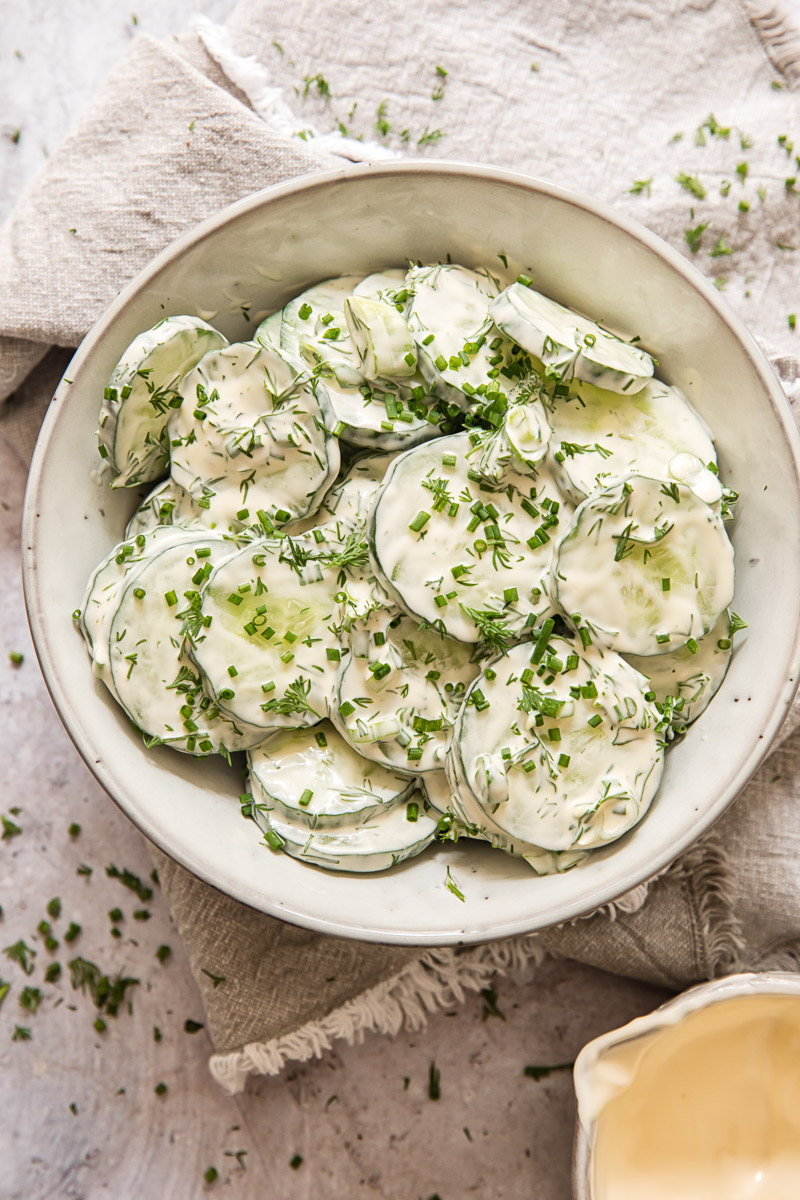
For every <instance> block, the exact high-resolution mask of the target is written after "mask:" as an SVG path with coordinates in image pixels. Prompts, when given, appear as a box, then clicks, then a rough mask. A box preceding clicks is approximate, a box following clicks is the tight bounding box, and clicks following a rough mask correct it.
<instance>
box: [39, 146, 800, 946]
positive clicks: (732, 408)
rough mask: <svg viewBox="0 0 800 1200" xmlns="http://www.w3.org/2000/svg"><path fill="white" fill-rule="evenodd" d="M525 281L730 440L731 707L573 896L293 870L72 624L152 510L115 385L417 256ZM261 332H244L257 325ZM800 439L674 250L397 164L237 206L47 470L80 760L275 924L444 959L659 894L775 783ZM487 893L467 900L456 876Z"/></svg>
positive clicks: (51, 603)
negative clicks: (660, 886)
mask: <svg viewBox="0 0 800 1200" xmlns="http://www.w3.org/2000/svg"><path fill="white" fill-rule="evenodd" d="M500 253H503V254H505V255H506V256H507V258H508V264H509V268H510V269H511V271H513V272H515V273H516V272H517V271H518V270H525V271H527V272H528V273H529V274H531V275H532V276H533V278H534V280H535V282H536V286H537V287H539V288H541V290H543V291H546V292H548V293H549V294H550V295H552V296H554V297H555V298H556V299H558V300H561V301H563V302H565V303H567V304H569V305H572V306H574V307H576V308H578V309H581V310H583V311H585V312H587V313H588V314H589V315H591V316H594V317H596V318H605V319H606V321H607V322H608V324H609V325H610V327H612V328H616V329H618V330H619V331H620V332H624V333H626V334H627V335H628V336H632V335H633V334H635V333H638V334H640V335H641V338H642V342H643V345H644V346H646V347H647V349H649V350H650V351H651V352H652V353H653V354H654V355H655V356H656V357H657V358H658V359H659V360H660V363H661V374H662V375H663V377H664V378H665V379H667V381H668V382H671V383H675V384H677V385H678V386H680V387H681V388H683V389H684V390H685V392H686V394H687V395H688V396H689V398H690V400H691V402H692V403H693V405H694V406H695V408H696V410H697V411H698V412H699V413H700V414H701V415H702V416H703V418H704V419H705V420H706V422H707V423H708V425H709V427H710V429H711V431H712V433H713V436H714V439H715V441H716V444H717V447H718V450H719V455H720V463H721V469H722V474H723V476H724V478H725V480H726V482H727V483H728V484H730V485H731V486H733V487H736V488H737V489H738V490H739V491H740V492H741V493H742V501H741V503H740V505H739V516H738V518H737V520H736V523H735V528H734V529H733V533H732V538H733V541H734V544H735V547H736V556H737V557H736V563H737V574H736V598H735V601H734V607H735V608H736V609H737V611H738V612H740V613H741V614H742V615H743V616H744V618H745V619H746V620H747V621H749V623H750V628H749V630H748V631H747V633H746V635H745V636H741V635H740V644H739V647H738V649H737V651H736V654H735V656H734V659H733V662H732V664H731V668H730V670H729V673H728V676H727V678H726V680H725V682H724V684H723V687H722V689H721V690H720V692H719V693H718V695H717V697H716V698H715V700H714V701H713V703H712V704H711V706H710V707H709V708H708V709H707V710H706V712H705V713H704V714H703V716H702V717H700V718H699V720H698V721H697V722H696V723H695V724H694V725H693V726H692V728H691V731H690V734H689V736H688V737H687V738H686V739H685V741H684V742H683V744H681V745H679V746H676V747H675V748H674V749H673V750H672V751H671V752H670V753H669V755H668V756H667V768H666V771H665V776H664V781H663V784H662V786H661V789H660V792H659V794H658V796H657V798H656V801H655V802H654V804H653V807H652V809H651V811H650V812H649V814H648V815H647V817H646V818H645V819H644V820H643V821H642V823H641V824H640V825H639V826H637V828H636V829H635V830H634V831H633V832H632V833H631V834H629V835H627V836H626V837H625V838H624V839H622V840H621V841H620V842H618V843H616V844H615V845H614V846H613V847H610V848H608V849H606V850H604V851H601V852H598V853H595V854H594V855H592V856H591V857H590V861H589V862H588V863H586V864H584V865H582V866H581V867H579V868H578V869H577V870H573V871H571V872H569V873H567V874H565V875H562V876H553V877H548V878H537V877H536V876H534V875H533V874H532V872H531V871H530V869H529V868H528V867H527V866H526V865H525V864H524V863H522V862H519V861H515V860H513V859H511V858H510V857H508V856H507V855H504V854H502V853H500V852H492V851H491V850H489V849H488V848H486V847H481V846H479V845H477V844H466V843H463V842H462V843H461V844H460V845H459V846H457V847H455V848H453V847H450V846H447V847H438V848H436V849H429V850H428V851H426V853H425V854H423V855H422V856H421V857H419V858H417V859H414V860H412V861H411V862H408V863H406V864H403V865H401V866H400V867H397V868H394V869H393V870H391V871H389V872H387V873H383V874H381V875H378V876H372V877H370V876H363V877H361V876H356V875H349V874H347V875H340V874H337V873H334V872H326V871H323V870H321V869H319V868H315V867H311V866H308V865H306V864H303V863H299V862H297V861H295V860H294V859H292V858H289V857H288V856H285V855H280V854H274V853H272V852H270V851H269V850H268V849H267V848H265V847H264V846H263V845H261V844H259V837H258V834H257V831H256V828H255V826H254V825H253V824H252V823H251V822H247V821H244V820H242V818H241V816H240V814H239V803H238V799H237V797H238V793H239V792H240V790H241V780H240V777H239V775H238V773H237V772H236V771H232V770H231V769H229V768H228V767H226V766H225V765H224V764H223V763H222V762H221V761H220V762H212V761H208V760H206V761H203V762H199V761H196V760H193V759H190V758H188V757H186V756H183V755H180V754H176V753H174V752H172V751H169V750H167V749H159V750H155V751H150V752H146V751H145V750H144V749H143V747H142V744H141V741H140V739H139V737H138V736H137V735H136V734H135V733H134V732H133V731H132V729H131V728H130V726H129V724H128V722H127V719H126V717H125V715H124V714H123V712H122V711H121V709H119V708H118V707H117V705H116V704H115V703H114V701H113V700H112V699H111V698H110V696H109V695H108V693H107V692H106V690H105V688H104V686H103V685H102V684H101V683H99V682H98V681H96V680H95V679H94V677H93V675H92V673H91V670H90V668H89V663H88V659H87V656H86V651H85V648H84V645H83V641H82V639H81V637H80V635H79V634H78V632H77V631H76V629H75V627H74V624H73V621H72V618H71V613H72V611H73V609H74V608H75V607H76V606H77V605H79V604H80V601H81V598H82V595H83V591H84V588H85V584H86V580H87V578H88V576H89V573H90V571H91V570H92V568H93V567H94V566H95V565H96V564H97V562H98V561H99V560H100V559H101V558H102V557H103V556H104V555H105V554H106V553H107V552H108V551H109V549H110V548H111V547H112V545H114V544H115V543H116V542H117V541H119V540H120V538H121V537H122V533H123V528H124V524H125V521H126V519H127V517H128V516H129V514H130V512H131V511H132V510H133V507H134V497H132V496H131V495H130V494H120V493H114V492H111V491H110V490H109V489H108V488H107V487H102V486H100V485H99V483H98V472H97V467H98V459H97V453H96V448H95V438H94V436H93V433H94V429H95V426H96V420H97V410H98V406H99V402H100V398H101V396H102V389H103V386H104V384H105V382H106V381H107V378H108V375H109V373H110V371H111V369H112V367H113V365H114V364H115V362H116V361H117V359H118V358H119V356H120V354H121V352H122V351H123V350H124V348H125V347H126V346H127V344H128V343H129V342H130V341H131V340H132V338H133V337H134V336H135V335H136V334H137V333H138V332H140V331H141V330H143V329H145V328H147V327H149V326H150V325H151V324H153V323H154V322H155V321H157V320H159V319H160V318H161V317H163V316H165V315H169V314H174V313H183V312H187V313H198V314H199V315H201V316H203V317H206V318H207V319H208V320H210V321H212V323H214V324H216V325H218V326H219V328H220V329H222V330H223V332H224V333H225V334H226V335H227V336H229V337H231V338H238V339H243V338H248V337H252V331H253V329H254V324H255V320H256V319H257V315H258V314H259V313H261V314H263V313H265V312H268V311H270V310H272V309H274V308H277V307H278V306H280V305H282V304H283V303H285V302H286V300H288V299H289V298H290V297H291V296H293V295H296V294H297V293H298V292H299V291H300V290H301V289H302V287H303V286H304V285H306V284H308V283H310V282H313V281H315V280H318V279H323V278H326V277H329V276H332V275H337V274H340V273H344V272H348V273H350V272H357V271H363V272H364V273H367V272H369V271H372V270H375V269H377V268H379V267H381V266H386V265H393V264H394V265H396V264H400V263H402V262H403V261H404V259H406V258H407V257H408V258H414V259H417V258H418V259H421V260H427V261H431V260H437V259H443V258H445V257H446V256H447V255H448V254H449V255H450V257H451V259H452V261H454V262H462V263H465V264H468V265H470V264H472V265H480V264H485V265H490V264H495V265H497V266H498V267H499V266H500V263H499V260H498V257H497V256H498V254H500ZM245 311H246V312H249V315H250V317H251V320H250V321H249V322H248V321H246V320H245V317H244V315H243V312H245ZM798 544H800V491H799V490H798V439H797V435H796V432H795V429H794V425H793V422H792V420H791V416H790V415H789V410H788V405H787V404H786V401H785V399H784V397H783V394H782V392H781V389H780V387H779V385H778V383H777V381H776V380H775V378H774V376H772V374H771V372H770V371H769V368H768V367H767V365H766V363H765V362H764V360H763V358H762V357H761V355H760V353H759V352H758V350H757V349H756V347H755V345H754V344H753V342H752V340H751V339H750V338H749V336H748V335H747V334H746V332H745V331H744V329H743V327H742V326H741V323H740V322H739V321H738V320H737V319H736V318H735V317H734V316H733V314H732V313H731V312H730V310H729V309H728V307H727V305H726V304H725V303H724V301H722V300H720V299H719V298H718V297H717V295H716V293H715V292H714V291H713V289H712V288H710V287H709V286H708V285H707V284H705V283H704V282H703V281H702V280H701V279H700V277H699V275H698V274H697V273H696V272H695V271H694V270H693V269H692V268H691V267H690V266H689V265H688V264H686V263H685V262H684V261H683V260H682V259H681V258H680V256H679V255H677V254H676V253H675V252H674V251H671V250H670V249H669V248H668V247H666V246H665V245H664V244H663V243H661V242H660V241H659V240H658V239H657V238H655V237H654V236H653V235H651V234H649V233H647V232H646V231H644V230H641V229H639V228H638V227H635V226H633V225H628V224H626V223H625V222H622V221H621V220H620V219H618V218H616V217H613V216H611V214H609V213H608V212H606V211H604V210H598V209H596V208H594V207H593V206H592V205H591V203H590V202H589V201H582V200H580V199H578V198H577V197H575V196H573V195H571V194H569V193H566V192H563V191H561V190H560V189H558V188H555V187H552V186H550V185H546V184H542V183H538V182H536V181H534V180H530V179H528V178H526V177H523V176H515V175H512V174H509V173H507V172H502V171H496V170H493V169H490V168H479V167H461V166H458V165H455V164H431V163H426V164H424V165H420V164H407V163H406V164H402V163H401V164H389V165H385V164H380V165H379V166H377V167H360V168H354V169H348V170H344V171H338V172H334V173H330V174H326V175H324V176H315V177H313V178H310V179H305V180H302V181H300V182H299V183H293V184H288V185H283V186H281V187H279V188H276V189H271V190H270V191H268V192H264V193H260V194H259V195H256V196H254V197H250V198H248V199H247V200H245V201H242V202H240V203H239V204H237V205H234V206H233V207H232V208H230V209H228V210H226V212H225V213H224V214H221V215H220V216H218V217H216V218H213V219H212V220H210V221H208V222H206V223H205V225H203V226H201V227H200V228H199V229H198V230H196V231H194V232H193V233H192V234H190V235H187V236H186V237H184V238H183V239H181V241H179V242H177V243H175V244H174V245H173V246H172V247H170V248H169V249H168V250H167V251H165V252H164V253H163V254H162V255H161V256H160V257H159V258H158V259H156V260H155V262H154V263H153V264H152V265H151V267H150V268H148V269H147V270H146V271H145V272H144V273H143V274H142V275H140V276H139V277H138V278H137V279H136V280H134V282H133V283H132V284H131V285H130V286H129V287H128V288H126V289H125V290H124V291H123V292H122V294H121V295H120V297H119V298H118V300H117V301H115V302H114V304H112V306H111V307H110V309H109V311H108V312H107V313H106V315H105V316H104V318H103V319H102V320H101V321H100V323H99V324H98V325H97V326H96V327H95V329H94V330H93V331H92V332H91V333H90V334H89V336H88V337H87V338H86V340H85V341H84V343H83V345H82V346H81V348H80V349H79V351H78V352H77V354H76V356H75V358H74V360H73V362H72V363H71V365H70V368H69V370H68V371H67V375H66V378H65V380H64V381H63V382H62V384H61V385H60V386H59V388H58V391H57V392H56V396H55V398H54V400H53V403H52V405H51V407H50V410H49V412H48V415H47V418H46V420H45V424H44V427H43V430H42V434H41V436H40V439H39V444H38V447H37V451H36V455H35V458H34V463H33V467H32V470H31V477H30V482H29V489H28V495H27V499H26V518H25V529H24V552H25V572H26V597H27V603H28V609H29V616H30V620H31V626H32V629H33V634H34V639H35V642H36V646H37V650H38V653H39V657H40V660H41V663H42V668H43V671H44V674H45V678H46V680H47V683H48V686H49V688H50V691H51V693H52V695H53V699H54V701H55V703H56V706H57V708H58V710H59V712H60V714H61V717H62V719H63V720H64V722H65V725H66V726H67V729H68V730H69V732H70V734H71V736H72V737H73V739H74V741H75V743H76V746H77V747H78V749H79V751H80V753H81V754H82V755H83V757H84V759H85V760H86V762H87V764H88V765H89V767H90V768H91V770H92V771H93V772H94V774H95V775H96V776H97V778H98V780H99V781H100V782H101V783H102V784H103V786H104V787H105V788H106V789H107V790H108V792H109V793H110V795H111V796H112V797H113V798H114V799H115V800H116V801H117V803H118V804H119V805H120V806H121V808H122V809H123V811H124V812H126V813H127V815H128V816H129V817H130V818H131V819H132V820H133V821H134V822H135V823H136V824H137V825H138V826H139V828H140V829H141V830H142V831H143V832H144V833H145V834H146V835H147V836H148V837H149V838H151V839H152V840H153V841H154V842H155V843H156V844H157V845H159V846H160V847H162V848H163V849H164V850H165V851H166V852H167V853H168V854H170V855H172V856H173V857H174V858H175V859H177V860H178V861H179V862H181V863H182V864H183V865H184V866H186V867H188V868H189V869H190V870H191V871H193V872H194V873H195V874H197V875H199V876H200V877H201V878H203V879H205V880H207V881H208V882H210V883H213V884H214V885H215V886H217V887H218V888H220V889H221V890H223V891H225V892H227V893H229V894H230V895H232V896H234V897H236V898H237V899H240V900H243V901H245V902H246V903H248V904H250V905H252V906H254V907H255V908H258V909H261V910H263V911H265V912H268V913H273V914H275V915H278V916H282V917H284V918H285V919H288V920H290V921H294V922H297V923H299V924H303V925H306V926H310V927H312V928H317V929H323V930H326V931H329V932H332V933H339V934H342V935H345V936H352V937H362V938H368V939H373V940H379V941H387V942H411V943H419V944H437V943H438V944H442V943H448V942H461V941H464V942H474V941H480V940H483V939H486V938H489V937H498V936H503V935H507V934H512V933H517V932H523V931H528V930H534V929H537V928H542V927H544V926H547V925H551V924H554V923H555V922H558V921H562V920H565V919H569V918H571V917H574V916H576V915H579V914H581V913H584V912H587V911H589V910H590V909H592V908H593V907H595V906H596V905H598V904H600V903H603V902H605V901H607V900H609V899H611V898H613V897H615V896H619V895H621V894H622V893H623V892H624V891H626V890H627V889H629V888H630V887H633V886H635V885H636V884H638V883H640V882H641V881H643V880H644V879H647V878H648V877H650V876H651V875H652V874H653V873H654V872H655V871H657V870H659V869H660V868H661V867H663V866H665V865H666V864H667V863H668V862H669V861H671V859H673V858H674V857H675V856H676V855H677V854H678V853H679V852H680V851H681V850H682V849H684V848H685V847H686V846H688V845H689V844H690V843H691V842H692V841H693V840H695V839H696V838H697V837H698V836H699V834H700V833H701V832H702V831H703V830H704V829H706V828H707V827H708V826H709V825H710V824H711V822H712V821H713V820H714V819H715V818H716V817H718V816H719V815H720V813H721V812H722V811H723V810H724V808H725V807H726V805H727V804H728V803H729V802H730V800H731V799H732V798H733V797H734V796H735V795H736V793H737V792H738V791H739V790H740V789H741V787H742V786H743V785H744V783H745V782H746V780H747V779H748V778H749V776H750V774H751V773H752V771H753V770H754V769H755V767H756V766H757V765H758V762H759V761H760V758H761V757H762V756H763V754H764V752H765V751H766V748H767V747H768V745H769V742H770V740H771V738H772V736H773V735H774V733H775V731H776V729H777V728H778V725H779V724H780V721H781V719H782V717H783V715H784V714H785V711H786V709H787V707H788V705H789V703H790V701H791V697H792V694H793V692H794V687H795V679H796V677H797V658H798V613H799V611H800V560H799V559H798V556H797V555H796V554H794V553H793V552H792V551H793V548H795V547H796V546H797V545H798ZM446 864H449V865H450V867H451V870H452V873H453V876H454V877H455V879H456V880H457V882H458V885H459V887H460V889H461V891H462V892H463V893H464V897H465V901H464V903H461V902H460V901H459V900H458V898H457V897H456V896H454V895H453V893H452V892H450V891H449V890H447V889H446V887H445V865H446Z"/></svg>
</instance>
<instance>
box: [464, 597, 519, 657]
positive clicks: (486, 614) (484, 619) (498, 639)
mask: <svg viewBox="0 0 800 1200" xmlns="http://www.w3.org/2000/svg"><path fill="white" fill-rule="evenodd" d="M459 608H460V609H461V611H462V612H463V614H464V616H465V617H469V619H470V621H472V622H473V624H474V625H475V626H476V627H477V629H478V635H479V638H480V641H481V643H482V644H483V646H485V647H486V648H487V649H489V650H494V651H497V652H498V653H500V654H505V652H506V650H507V649H508V646H509V643H510V641H511V638H512V633H511V630H510V629H509V627H508V622H507V621H505V620H504V619H503V614H502V613H501V612H496V611H495V610H494V609H491V608H469V607H468V606H467V605H466V604H460V605H459Z"/></svg>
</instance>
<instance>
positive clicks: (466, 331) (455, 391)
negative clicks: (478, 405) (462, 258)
mask: <svg viewBox="0 0 800 1200" xmlns="http://www.w3.org/2000/svg"><path fill="white" fill-rule="evenodd" d="M406 288H407V290H408V291H409V292H410V293H411V298H410V300H409V304H408V327H409V329H410V330H411V333H412V336H413V337H414V340H415V342H416V343H417V357H418V362H419V368H420V371H421V372H422V375H423V377H424V378H425V379H426V380H427V382H428V383H429V384H430V386H431V387H432V388H434V390H435V391H437V393H438V394H439V395H440V396H441V398H442V399H445V400H448V401H450V402H451V403H454V404H457V405H458V406H459V408H466V407H468V406H469V404H470V403H471V402H472V398H473V397H474V396H475V395H476V394H479V395H483V394H485V392H486V390H487V388H490V387H491V386H492V385H494V387H495V388H496V390H498V391H499V390H501V387H502V384H501V382H500V381H501V379H502V376H501V375H500V374H499V368H500V365H501V364H502V362H503V361H504V353H503V351H504V349H505V351H506V354H507V351H508V345H507V343H506V339H505V338H504V337H503V336H502V335H501V334H500V333H499V331H498V330H497V329H494V328H493V323H492V319H491V317H490V316H489V305H490V302H491V300H492V299H493V298H494V297H495V296H497V295H498V293H499V291H500V286H499V284H498V282H497V280H496V279H494V278H493V277H492V276H491V275H489V273H488V272H487V271H471V270H469V269H468V268H467V267H462V266H457V265H455V264H447V265H441V264H440V265H436V266H425V267H412V268H411V269H410V270H409V272H408V274H407V275H406Z"/></svg>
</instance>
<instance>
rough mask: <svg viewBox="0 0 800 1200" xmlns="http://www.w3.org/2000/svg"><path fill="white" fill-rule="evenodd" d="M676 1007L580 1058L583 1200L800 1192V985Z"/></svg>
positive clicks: (715, 1199)
mask: <svg viewBox="0 0 800 1200" xmlns="http://www.w3.org/2000/svg"><path fill="white" fill-rule="evenodd" d="M753 978H754V979H755V980H758V979H759V977H758V976H754V977H753ZM726 982H727V981H726ZM712 986H713V985H712ZM692 996H693V993H691V992H690V993H688V996H687V998H686V999H687V1000H689V998H691V997H692ZM676 1004H677V1005H680V1000H679V1001H678V1002H676ZM669 1011H670V1010H669V1008H668V1009H667V1010H666V1011H665V1012H664V1013H663V1014H662V1013H658V1014H654V1017H656V1018H660V1024H659V1026H658V1027H656V1028H654V1029H652V1028H651V1029H650V1030H649V1031H643V1032H642V1033H641V1035H640V1036H630V1034H635V1033H636V1032H637V1030H636V1027H637V1026H639V1027H640V1028H641V1027H642V1026H643V1025H645V1026H646V1025H647V1023H648V1021H650V1022H651V1023H652V1018H642V1019H641V1020H640V1021H636V1022H634V1023H633V1024H632V1025H631V1026H629V1027H627V1028H626V1029H625V1030H620V1031H619V1033H618V1035H617V1040H616V1041H614V1040H613V1039H614V1036H615V1035H613V1034H612V1035H609V1036H608V1038H604V1039H599V1040H598V1043H593V1044H592V1045H590V1046H589V1047H587V1048H586V1049H585V1050H584V1051H583V1052H582V1055H581V1057H579V1059H578V1062H577V1064H576V1070H575V1086H576V1091H577V1094H578V1105H579V1116H580V1121H581V1125H582V1126H583V1128H584V1130H592V1135H591V1140H592V1143H593V1144H592V1148H591V1160H590V1166H589V1171H588V1180H587V1184H588V1189H589V1190H588V1191H587V1192H585V1196H586V1198H587V1200H797V1197H798V1196H800V990H798V991H797V994H783V995H775V994H764V993H763V990H762V992H761V994H758V992H755V993H754V994H743V995H742V994H740V995H734V996H730V997H729V998H727V999H719V1000H716V1001H712V1002H711V1003H708V1004H706V1005H705V1006H703V1007H700V1008H697V1009H695V1010H694V1011H689V1012H688V1013H687V1012H685V1010H684V1012H683V1014H682V1015H681V1010H680V1007H678V1008H677V1009H673V1010H672V1012H673V1013H677V1017H678V1019H673V1020H669V1018H668V1016H667V1014H668V1013H669ZM664 1022H666V1023H664ZM629 1031H630V1033H629ZM626 1033H628V1036H627V1037H626V1036H625V1034H626ZM597 1045H600V1049H599V1050H597V1049H595V1047H596V1046H597Z"/></svg>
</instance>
